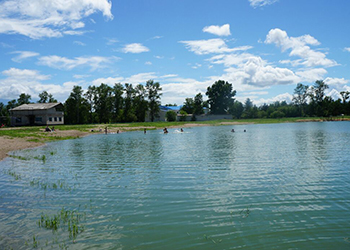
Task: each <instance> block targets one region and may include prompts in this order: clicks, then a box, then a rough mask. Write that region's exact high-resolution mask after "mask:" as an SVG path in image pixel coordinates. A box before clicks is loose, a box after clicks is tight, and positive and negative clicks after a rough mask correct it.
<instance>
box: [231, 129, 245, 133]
mask: <svg viewBox="0 0 350 250" xmlns="http://www.w3.org/2000/svg"><path fill="white" fill-rule="evenodd" d="M231 132H232V133H233V132H235V130H234V129H231ZM243 132H247V130H243Z"/></svg>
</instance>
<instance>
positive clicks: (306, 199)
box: [0, 122, 350, 249]
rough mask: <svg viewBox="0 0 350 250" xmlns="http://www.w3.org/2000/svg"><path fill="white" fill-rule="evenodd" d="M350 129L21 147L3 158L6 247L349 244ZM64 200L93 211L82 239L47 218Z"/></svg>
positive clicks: (1, 230) (280, 127)
mask: <svg viewBox="0 0 350 250" xmlns="http://www.w3.org/2000/svg"><path fill="white" fill-rule="evenodd" d="M349 125H350V124H349V123H348V122H327V123H298V124H271V125H244V126H243V125H241V126H234V128H235V131H236V132H234V133H232V132H230V131H231V129H232V126H222V127H198V128H186V129H185V132H184V133H177V132H176V131H175V130H170V131H169V132H170V133H169V134H163V133H162V132H161V131H159V130H158V131H148V133H147V134H143V132H130V133H122V134H110V135H92V136H89V137H86V138H81V139H76V140H68V141H61V142H55V143H50V144H48V145H47V146H45V147H40V148H37V149H34V150H23V151H20V152H15V153H14V154H15V155H16V156H17V157H11V158H7V159H6V160H4V161H3V162H1V163H0V190H1V193H0V249H11V248H13V249H28V248H31V247H34V246H35V244H37V245H38V247H39V248H43V249H51V248H54V249H57V248H65V247H69V249H236V248H244V249H331V248H334V247H335V246H336V248H338V249H346V248H349V247H350V241H349V240H348V238H347V237H350V217H349V216H348V215H349V214H348V212H349V206H350V202H349V201H350V174H349V162H350V154H349V151H350V126H349ZM244 129H246V130H247V132H243V130H244ZM43 155H45V157H44V158H45V159H43V158H42V156H43ZM19 156H20V157H19ZM62 208H64V209H65V210H66V211H74V212H76V213H78V214H83V215H84V217H83V219H82V220H81V221H80V222H79V226H83V229H84V230H83V231H82V232H79V234H78V236H77V237H76V239H72V238H70V237H69V230H68V228H69V226H68V223H65V222H64V221H61V224H60V227H59V229H58V230H57V231H53V230H50V229H45V228H42V227H39V226H38V221H39V220H40V218H41V215H47V216H48V217H52V218H53V216H55V215H57V214H58V213H59V212H60V211H61V210H62ZM33 236H34V237H35V240H34V238H33ZM73 240H74V243H73Z"/></svg>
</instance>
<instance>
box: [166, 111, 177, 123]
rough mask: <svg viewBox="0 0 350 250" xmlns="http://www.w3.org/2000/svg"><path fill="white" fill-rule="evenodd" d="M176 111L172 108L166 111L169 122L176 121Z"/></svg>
mask: <svg viewBox="0 0 350 250" xmlns="http://www.w3.org/2000/svg"><path fill="white" fill-rule="evenodd" d="M176 116H177V115H176V112H175V111H172V110H169V111H168V112H166V114H165V118H166V120H167V121H168V122H174V121H176Z"/></svg>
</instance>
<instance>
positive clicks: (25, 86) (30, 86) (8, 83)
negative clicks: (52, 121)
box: [0, 68, 71, 101]
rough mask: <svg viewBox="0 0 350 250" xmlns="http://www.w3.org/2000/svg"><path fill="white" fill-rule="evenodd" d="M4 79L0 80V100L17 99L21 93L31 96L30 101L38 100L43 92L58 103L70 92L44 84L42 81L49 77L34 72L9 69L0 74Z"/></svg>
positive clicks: (57, 86)
mask: <svg viewBox="0 0 350 250" xmlns="http://www.w3.org/2000/svg"><path fill="white" fill-rule="evenodd" d="M1 73H2V75H4V76H5V78H2V79H0V98H3V99H7V100H8V99H17V98H18V96H19V95H20V94H21V93H26V94H29V95H31V97H32V100H34V99H38V95H39V93H41V92H43V91H44V90H45V91H47V92H49V93H51V94H53V96H54V97H55V98H56V99H58V100H59V101H64V100H65V98H67V96H68V95H69V92H70V90H71V88H70V89H68V88H66V87H65V86H61V85H57V84H52V83H49V84H44V83H43V82H42V81H47V80H49V79H50V76H49V75H42V74H40V72H38V71H36V70H29V69H17V68H10V69H8V70H4V71H2V72H1Z"/></svg>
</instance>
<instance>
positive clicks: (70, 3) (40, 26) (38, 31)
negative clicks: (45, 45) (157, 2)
mask: <svg viewBox="0 0 350 250" xmlns="http://www.w3.org/2000/svg"><path fill="white" fill-rule="evenodd" d="M111 6H112V2H111V1H109V0H100V1H92V0H50V1H42V0H5V1H2V2H1V3H0V33H5V34H21V35H24V36H28V37H30V38H32V39H40V38H43V37H61V36H63V35H64V34H67V33H69V32H74V30H75V29H79V28H83V27H84V26H85V24H84V22H83V19H84V18H85V17H88V16H90V15H91V14H93V13H95V12H101V13H102V14H103V16H105V17H106V18H107V19H112V18H113V15H112V13H111Z"/></svg>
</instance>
